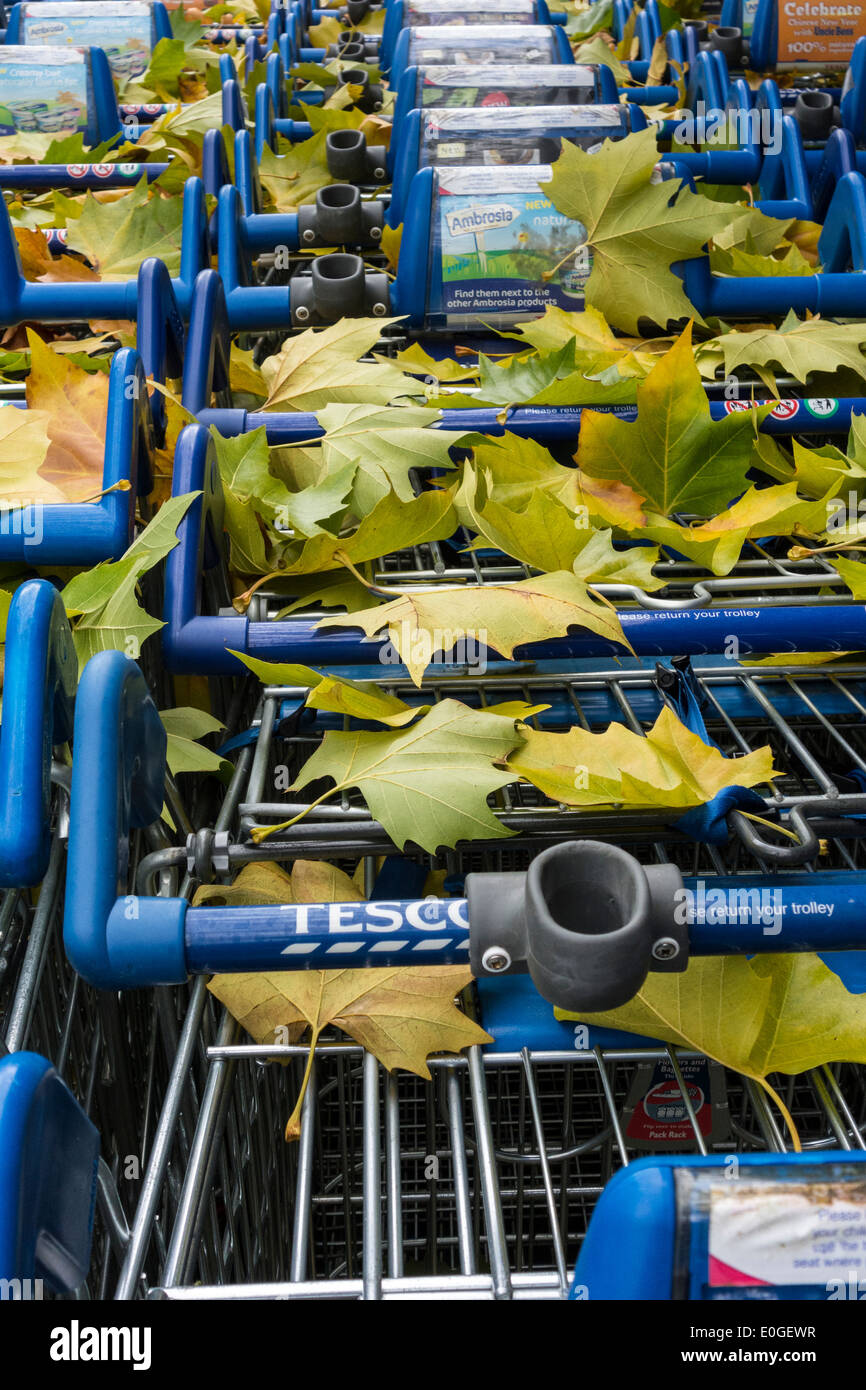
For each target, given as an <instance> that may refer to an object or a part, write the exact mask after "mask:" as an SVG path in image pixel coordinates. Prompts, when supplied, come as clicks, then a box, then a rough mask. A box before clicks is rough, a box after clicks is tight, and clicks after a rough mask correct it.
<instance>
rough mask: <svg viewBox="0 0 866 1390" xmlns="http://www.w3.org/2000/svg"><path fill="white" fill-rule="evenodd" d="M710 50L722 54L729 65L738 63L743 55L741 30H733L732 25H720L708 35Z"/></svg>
mask: <svg viewBox="0 0 866 1390" xmlns="http://www.w3.org/2000/svg"><path fill="white" fill-rule="evenodd" d="M710 48H713V49H715V50H716V52H718V53H724V55H725V57H726V58H727V60H728V62H729V63H734V64H737V63H739V61H740V58H741V57H742V53H743V31H742V29H735V28H734V27H733V25H727V24H722V25H720V26H719V28H718V29H714V30H713V32H712V33H711V34H710Z"/></svg>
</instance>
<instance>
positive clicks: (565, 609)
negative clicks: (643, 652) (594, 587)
mask: <svg viewBox="0 0 866 1390" xmlns="http://www.w3.org/2000/svg"><path fill="white" fill-rule="evenodd" d="M318 626H319V627H360V628H362V629H363V631H364V632H365V633H366V634H367V636H368V637H373V636H375V634H376V633H378V632H382V631H387V633H388V636H389V638H390V640H391V642H392V644H393V646H394V649H395V650H396V651H397V652H398V653H399V656H400V658H401V660H402V661H403V663H404V665H405V666H406V669H407V670H408V672H409V675H410V676H411V678H412V680H413V681H414V682H415V684H416V685H420V684H421V679H422V676H423V674H424V672H425V670H426V669H427V667H428V666H429V665H430V663H431V661H432V660H433V657H434V656H435V655H436V652H437V651H442V652H443V653H445V654H446V655H447V653H448V652H449V651H452V650H453V649H454V647H455V646H456V645H457V644H458V643H460V642H464V641H471V642H474V643H477V644H478V645H480V646H482V647H490V648H492V649H493V650H494V651H497V652H499V654H500V656H503V657H506V658H508V657H510V656H511V655H512V653H513V652H514V649H515V647H519V646H522V645H523V644H524V643H527V642H541V641H544V640H545V639H546V638H548V637H563V636H565V634H566V633H567V632H568V631H569V630H570V629H571V628H585V629H587V630H588V631H590V632H596V633H598V634H599V635H600V636H602V637H604V638H606V639H607V640H608V641H610V642H616V643H619V645H620V646H622V647H625V648H628V649H629V650H630V648H629V647H628V642H627V641H626V639H625V637H624V635H623V631H622V627H621V626H620V621H619V618H618V617H617V615H616V613H615V612H614V611H613V609H612V608H610V607H609V606H608V605H607V604H603V603H599V602H597V601H596V600H595V599H594V598H593V597H592V595H591V594H590V593H589V592H588V590H587V587H586V584H585V583H584V582H583V581H582V580H581V579H578V578H577V576H576V575H575V574H572V573H570V572H559V573H556V574H544V575H540V576H539V577H538V578H537V579H520V580H517V581H516V582H515V583H514V584H489V585H485V587H484V588H479V589H474V588H466V587H464V588H454V587H451V586H448V585H441V586H439V585H436V586H433V585H430V586H428V587H427V588H426V589H419V590H418V591H417V592H413V593H411V594H404V595H403V596H402V597H401V598H398V599H394V600H393V601H392V602H391V603H383V604H381V605H380V606H379V607H377V608H368V609H366V610H361V611H360V612H354V613H348V614H346V615H345V616H340V617H330V616H329V617H327V618H322V620H321V621H320V622H319V624H318Z"/></svg>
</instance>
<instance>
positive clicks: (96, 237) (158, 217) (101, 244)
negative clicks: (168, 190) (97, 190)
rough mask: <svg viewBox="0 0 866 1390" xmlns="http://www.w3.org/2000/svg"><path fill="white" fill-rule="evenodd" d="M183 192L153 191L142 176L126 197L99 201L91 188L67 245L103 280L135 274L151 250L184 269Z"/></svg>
mask: <svg viewBox="0 0 866 1390" xmlns="http://www.w3.org/2000/svg"><path fill="white" fill-rule="evenodd" d="M182 227H183V200H182V199H181V198H160V197H158V196H157V197H151V196H150V193H149V191H148V186H147V179H146V178H142V179H141V180H140V182H139V183H137V184H136V186H135V187H134V188H131V189H130V190H129V192H128V193H127V194H126V195H125V197H123V198H118V199H117V200H116V202H113V203H99V202H97V200H96V199H95V198H94V197H93V195H92V194H91V193H88V194H87V197H86V198H85V200H84V208H83V210H82V213H81V216H80V217H79V218H78V219H77V220H76V221H75V222H73V223H70V225H69V227H68V236H67V243H66V244H67V246H68V248H69V250H70V251H78V252H80V253H81V254H82V255H83V256H86V257H87V260H88V261H89V262H90V264H91V265H92V266H93V267H94V269H95V270H97V271H98V273H99V275H100V277H101V278H102V279H103V280H134V279H135V277H136V275H137V274H138V269H139V266H140V265H141V263H142V261H144V260H146V259H147V258H148V256H157V257H158V258H159V259H160V260H161V261H164V262H165V265H166V268H167V269H168V272H169V274H170V275H178V274H179V273H180V243H181V231H182Z"/></svg>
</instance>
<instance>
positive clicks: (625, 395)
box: [434, 338, 636, 409]
mask: <svg viewBox="0 0 866 1390" xmlns="http://www.w3.org/2000/svg"><path fill="white" fill-rule="evenodd" d="M478 365H479V374H480V380H479V387H478V392H477V394H476V395H474V396H471V397H470V396H462V395H455V394H451V395H445V396H441V397H439V398H438V399H437V400H436V401H435V402H434V403H435V404H436V405H439V406H446V407H447V406H450V407H451V408H452V409H457V408H459V407H461V406H465V407H467V408H469V409H472V408H473V407H477V406H479V405H506V406H508V405H578V404H579V405H592V404H594V403H596V402H598V403H602V402H603V403H604V404H606V405H631V404H632V403H633V402H634V400H635V398H636V383H635V381H634V380H632V379H631V378H630V377H626V376H621V375H620V373H619V370H618V368H617V366H616V365H615V364H609V363H607V362H604V361H603V360H602V361H600V360H599V357H598V356H597V355H596V354H595V353H592V352H589V353H582V352H580V353H579V352H578V349H577V345H576V342H575V340H574V339H573V338H572V339H571V340H570V341H569V342H567V343H564V344H563V345H562V347H559V348H555V349H554V350H553V351H552V352H536V353H532V354H530V355H528V356H526V357H523V356H519V355H515V356H514V357H510V358H508V359H506V360H505V361H501V362H500V361H497V360H495V359H491V358H489V357H484V356H483V355H482V356H481V357H480V358H479V364H478Z"/></svg>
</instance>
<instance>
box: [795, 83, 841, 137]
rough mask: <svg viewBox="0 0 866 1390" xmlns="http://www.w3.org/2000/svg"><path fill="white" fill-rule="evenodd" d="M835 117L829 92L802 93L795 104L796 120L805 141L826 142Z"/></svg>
mask: <svg viewBox="0 0 866 1390" xmlns="http://www.w3.org/2000/svg"><path fill="white" fill-rule="evenodd" d="M834 116H835V111H834V107H833V98H832V96H831V95H830V93H829V92H800V94H799V96H798V97H797V100H796V102H795V103H794V120H795V121H796V122H797V125H798V126H799V127H800V134H801V135H802V137H803V139H804V140H826V139H827V136H828V135H829V134H830V132H831V130H832V129H833V125H834Z"/></svg>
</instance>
